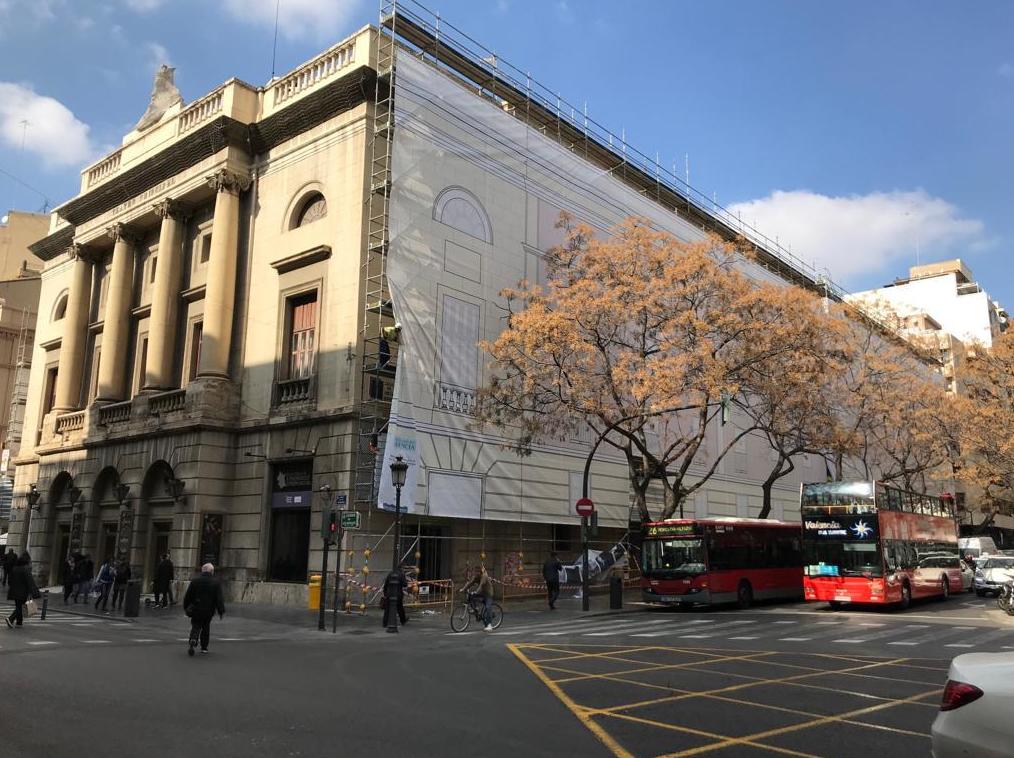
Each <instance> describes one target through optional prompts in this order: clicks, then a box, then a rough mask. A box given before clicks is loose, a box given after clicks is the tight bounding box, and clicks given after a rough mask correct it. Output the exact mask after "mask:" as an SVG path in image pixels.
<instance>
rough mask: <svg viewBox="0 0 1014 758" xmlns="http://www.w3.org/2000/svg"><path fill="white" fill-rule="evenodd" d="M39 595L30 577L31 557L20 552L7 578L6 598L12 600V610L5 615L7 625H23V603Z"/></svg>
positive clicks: (11, 626) (12, 626)
mask: <svg viewBox="0 0 1014 758" xmlns="http://www.w3.org/2000/svg"><path fill="white" fill-rule="evenodd" d="M40 595H41V593H40V592H39V588H38V587H36V586H35V580H34V579H33V578H32V559H31V557H30V556H29V555H28V553H22V554H21V557H20V558H18V562H17V565H15V566H14V568H13V569H11V573H10V577H9V578H8V580H7V599H8V600H13V601H14V612H13V613H12V614H11V615H10V616H8V617H7V619H6V621H7V626H8V627H10V628H11V629H13V628H14V627H15V626H19V627H20V626H23V625H24V621H25V603H26V602H27V601H28V600H29V599H33V598H37V597H40Z"/></svg>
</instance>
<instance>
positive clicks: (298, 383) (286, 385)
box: [275, 376, 313, 407]
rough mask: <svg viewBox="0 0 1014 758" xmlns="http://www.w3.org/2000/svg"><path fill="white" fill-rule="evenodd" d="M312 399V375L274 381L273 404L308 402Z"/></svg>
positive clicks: (280, 405)
mask: <svg viewBox="0 0 1014 758" xmlns="http://www.w3.org/2000/svg"><path fill="white" fill-rule="evenodd" d="M312 399H313V377H312V376H307V377H304V378H301V379H284V380H282V381H280V382H275V406H277V407H284V406H286V405H292V404H294V403H308V402H310V401H311V400H312Z"/></svg>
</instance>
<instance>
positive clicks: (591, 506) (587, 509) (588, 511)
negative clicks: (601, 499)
mask: <svg viewBox="0 0 1014 758" xmlns="http://www.w3.org/2000/svg"><path fill="white" fill-rule="evenodd" d="M574 508H575V509H576V510H577V515H578V516H590V515H592V514H593V513H594V512H595V503H593V502H592V501H591V498H587V497H582V498H580V499H579V500H578V501H577V503H575V505H574Z"/></svg>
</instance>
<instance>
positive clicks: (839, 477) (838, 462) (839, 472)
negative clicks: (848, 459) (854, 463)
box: [834, 453, 845, 482]
mask: <svg viewBox="0 0 1014 758" xmlns="http://www.w3.org/2000/svg"><path fill="white" fill-rule="evenodd" d="M834 480H835V481H836V482H842V481H844V480H845V456H844V455H842V454H841V453H838V454H837V455H835V457H834Z"/></svg>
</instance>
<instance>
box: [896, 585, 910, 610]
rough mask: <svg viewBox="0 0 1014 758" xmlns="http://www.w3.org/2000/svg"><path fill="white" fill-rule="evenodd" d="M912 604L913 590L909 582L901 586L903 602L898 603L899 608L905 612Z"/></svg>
mask: <svg viewBox="0 0 1014 758" xmlns="http://www.w3.org/2000/svg"><path fill="white" fill-rule="evenodd" d="M911 603H912V590H911V588H910V587H909V586H908V582H905V583H904V584H902V585H901V601H900V602H899V603H898V608H899V609H901V610H905V609H907V608H908V606H909V605H910V604H911Z"/></svg>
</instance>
